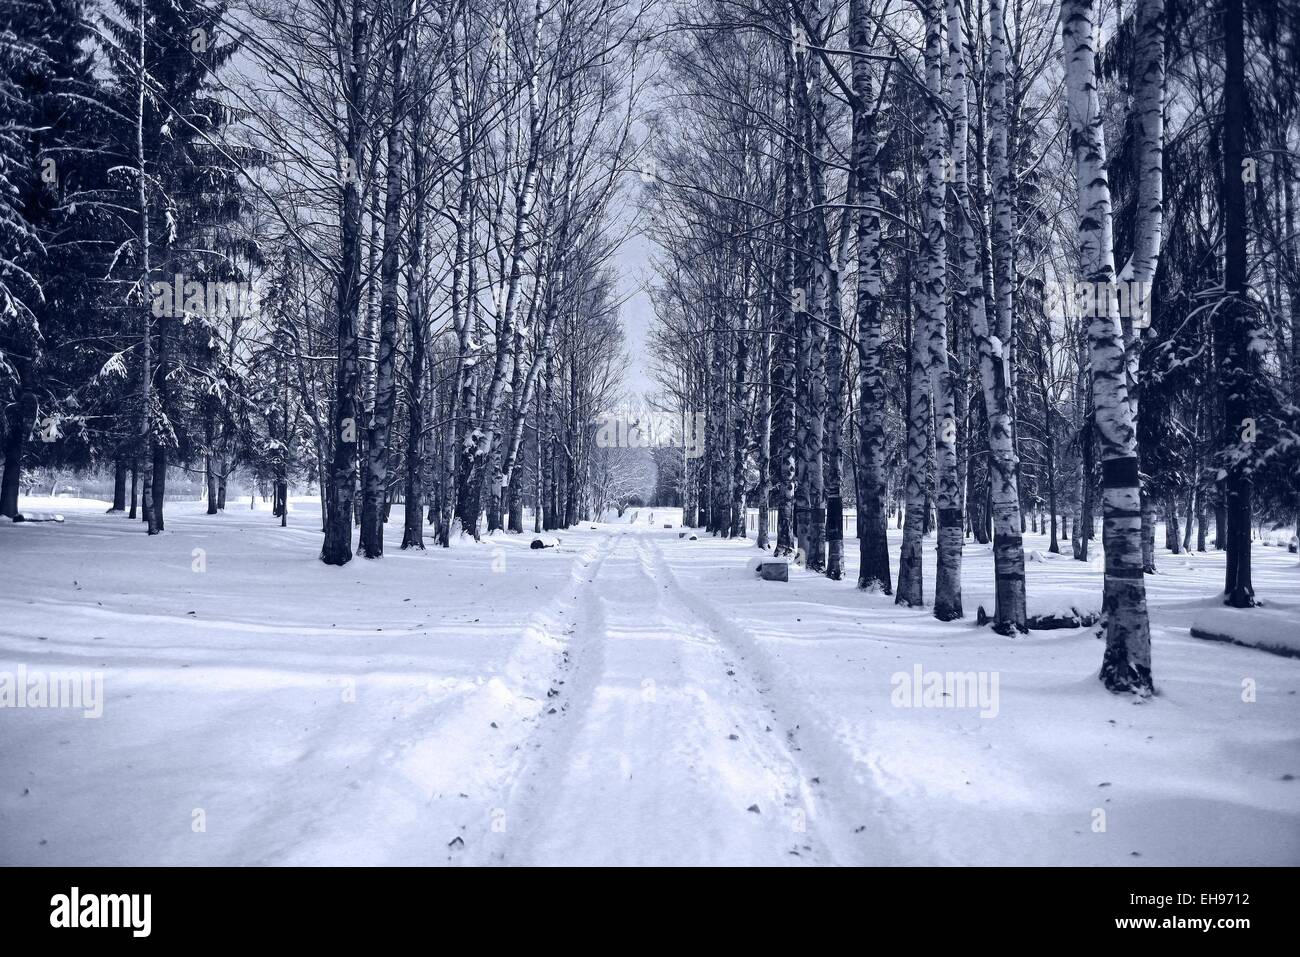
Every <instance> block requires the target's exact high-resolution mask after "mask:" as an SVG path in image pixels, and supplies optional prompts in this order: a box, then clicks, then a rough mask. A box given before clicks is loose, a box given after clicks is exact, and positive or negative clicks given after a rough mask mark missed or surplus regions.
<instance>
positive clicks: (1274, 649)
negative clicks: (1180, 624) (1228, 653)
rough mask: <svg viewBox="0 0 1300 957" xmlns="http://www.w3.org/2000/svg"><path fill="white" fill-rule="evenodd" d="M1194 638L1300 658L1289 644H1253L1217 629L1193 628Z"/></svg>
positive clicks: (1299, 652)
mask: <svg viewBox="0 0 1300 957" xmlns="http://www.w3.org/2000/svg"><path fill="white" fill-rule="evenodd" d="M1192 637H1193V638H1204V639H1205V640H1206V641H1223V642H1227V643H1228V644H1230V645H1240V646H1241V647H1242V648H1255V649H1257V650H1259V651H1267V652H1268V653H1269V654H1270V655H1281V656H1282V657H1283V658H1300V651H1297V650H1296V649H1295V648H1291V647H1288V646H1287V645H1273V644H1268V643H1266V642H1262V641H1261V642H1260V643H1259V644H1256V645H1252V644H1250V643H1249V642H1245V641H1240V640H1238V639H1236V638H1234V637H1232V635H1224V634H1220V633H1219V632H1217V631H1206V630H1205V629H1204V628H1196V627H1193V628H1192Z"/></svg>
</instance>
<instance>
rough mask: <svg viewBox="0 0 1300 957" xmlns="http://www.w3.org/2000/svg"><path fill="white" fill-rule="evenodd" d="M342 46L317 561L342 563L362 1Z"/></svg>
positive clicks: (352, 405)
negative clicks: (333, 326)
mask: <svg viewBox="0 0 1300 957" xmlns="http://www.w3.org/2000/svg"><path fill="white" fill-rule="evenodd" d="M348 28H349V33H348V37H347V46H346V47H345V49H344V50H343V57H342V58H341V59H342V61H343V73H344V76H343V80H344V87H345V89H346V92H347V101H348V103H349V106H350V108H349V109H347V110H346V111H345V112H346V120H345V128H344V130H345V131H344V137H343V144H342V146H343V153H342V163H341V168H340V170H339V181H340V193H341V196H340V210H339V274H338V284H337V287H336V293H335V315H336V319H337V323H338V335H337V343H336V348H337V349H338V357H337V359H336V360H335V371H334V408H333V415H332V417H331V418H332V421H331V427H332V432H333V434H332V435H331V436H330V440H331V442H332V443H333V454H332V456H331V461H330V473H329V488H328V489H327V492H326V499H325V540H324V543H323V544H322V546H321V561H323V562H324V563H325V564H327V565H346V564H347V563H348V562H350V561H351V560H352V511H353V498H354V496H355V494H356V482H357V387H358V385H359V384H360V378H361V376H360V365H359V354H358V345H357V316H358V310H359V308H360V304H361V191H360V182H359V180H358V178H357V176H358V171H359V170H360V169H361V151H362V140H363V134H364V128H363V123H362V116H361V106H362V101H363V100H364V98H365V96H366V94H367V90H366V85H367V84H366V76H365V73H366V67H365V63H364V62H363V57H364V54H365V49H366V43H367V39H368V37H369V33H370V19H369V15H368V13H367V10H366V6H365V0H352V6H351V16H350V22H349V25H348Z"/></svg>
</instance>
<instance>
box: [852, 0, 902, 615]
mask: <svg viewBox="0 0 1300 957" xmlns="http://www.w3.org/2000/svg"><path fill="white" fill-rule="evenodd" d="M869 12H870V11H869V7H868V3H867V0H850V4H849V46H850V47H851V48H852V50H853V51H854V53H855V54H857V55H855V56H854V57H853V68H852V69H853V94H854V97H855V102H854V104H853V139H854V145H853V155H854V156H855V157H856V168H855V169H854V170H853V175H854V176H855V177H856V178H857V186H856V188H855V190H854V195H855V196H856V198H857V211H856V218H857V224H856V226H857V243H858V275H857V301H856V306H855V309H856V316H855V319H856V321H857V332H858V410H857V414H858V423H857V424H858V442H859V450H858V470H859V474H858V477H857V481H858V487H859V488H860V489H861V498H860V500H859V501H858V513H859V519H858V521H859V528H860V529H861V531H860V533H859V537H858V554H859V564H858V587H859V588H862V589H865V590H867V591H880V592H883V593H884V594H886V595H888V594H890V592H891V591H892V587H891V576H890V574H889V542H888V538H887V536H888V515H887V514H886V498H887V490H886V487H885V401H886V394H885V375H884V362H883V359H882V351H883V346H884V343H883V333H882V331H881V321H880V302H881V296H882V277H881V268H880V167H879V165H878V162H877V152H878V149H879V143H878V141H877V136H876V102H875V90H874V82H873V79H872V75H871V64H870V61H869V60H868V59H867V57H866V55H865V54H867V53H868V52H869V51H870V48H871V21H870V19H869V17H868V13H869Z"/></svg>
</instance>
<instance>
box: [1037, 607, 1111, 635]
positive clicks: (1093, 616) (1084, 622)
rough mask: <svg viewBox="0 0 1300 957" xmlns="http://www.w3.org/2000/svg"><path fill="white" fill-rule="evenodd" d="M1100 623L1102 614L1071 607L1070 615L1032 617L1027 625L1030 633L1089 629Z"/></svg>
mask: <svg viewBox="0 0 1300 957" xmlns="http://www.w3.org/2000/svg"><path fill="white" fill-rule="evenodd" d="M1099 621H1101V612H1099V611H1086V612H1085V611H1079V609H1077V608H1074V607H1071V608H1070V614H1068V615H1030V616H1029V618H1027V619H1026V620H1025V624H1026V625H1027V626H1028V627H1029V630H1030V631H1052V630H1054V629H1056V628H1088V627H1090V626H1092V625H1095V624H1097V622H1099Z"/></svg>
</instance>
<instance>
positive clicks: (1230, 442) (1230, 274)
mask: <svg viewBox="0 0 1300 957" xmlns="http://www.w3.org/2000/svg"><path fill="white" fill-rule="evenodd" d="M1243 19H1244V18H1243V10H1242V0H1224V7H1223V38H1224V39H1223V44H1224V59H1225V69H1224V85H1223V91H1224V104H1223V235H1224V256H1223V290H1224V297H1225V302H1224V304H1223V307H1222V308H1221V309H1219V310H1218V312H1217V314H1216V316H1215V323H1214V327H1215V340H1216V346H1217V352H1218V354H1219V356H1220V357H1221V359H1220V368H1219V383H1220V386H1221V388H1222V389H1223V435H1222V440H1223V445H1224V447H1225V449H1226V450H1228V454H1229V455H1230V456H1231V461H1230V463H1229V464H1228V466H1227V468H1226V469H1225V471H1226V472H1227V475H1226V477H1225V478H1224V482H1223V486H1224V498H1225V500H1226V501H1225V506H1226V519H1227V536H1226V537H1227V555H1226V559H1227V561H1226V569H1225V575H1224V585H1223V594H1224V601H1225V604H1228V605H1231V606H1233V607H1234V608H1249V607H1251V606H1253V605H1254V604H1255V588H1254V584H1253V582H1252V580H1251V566H1250V537H1251V529H1250V515H1251V477H1250V475H1249V474H1248V469H1247V460H1248V459H1249V458H1250V451H1249V448H1250V444H1251V442H1252V441H1253V433H1254V431H1255V428H1256V426H1255V420H1254V418H1253V417H1252V416H1253V411H1252V403H1251V398H1250V390H1251V378H1252V375H1251V373H1252V370H1253V368H1254V366H1255V364H1256V360H1255V357H1254V355H1253V349H1254V347H1255V338H1256V336H1255V333H1256V329H1255V307H1254V305H1253V304H1252V303H1251V301H1250V298H1249V286H1248V285H1247V278H1248V277H1247V260H1246V247H1247V242H1248V238H1247V234H1246V184H1245V177H1246V171H1245V162H1246V153H1245V143H1246V135H1247V133H1246V110H1247V98H1246V67H1245V39H1244V32H1245V25H1244V22H1243ZM1247 435H1250V436H1252V438H1251V439H1247V438H1246V436H1247Z"/></svg>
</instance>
